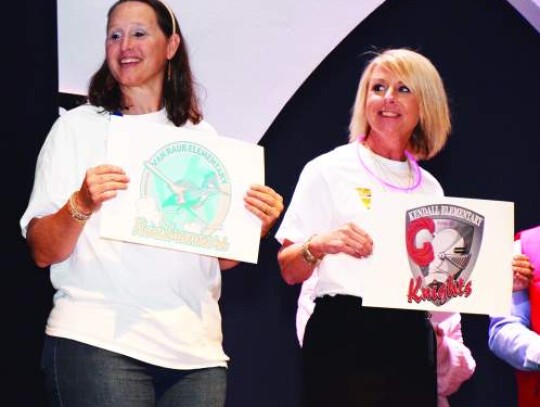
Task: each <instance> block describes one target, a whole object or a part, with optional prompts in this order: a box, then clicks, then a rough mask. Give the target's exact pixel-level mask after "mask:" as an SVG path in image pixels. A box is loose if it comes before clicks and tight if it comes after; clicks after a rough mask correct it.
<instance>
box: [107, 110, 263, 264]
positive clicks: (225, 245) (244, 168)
mask: <svg viewBox="0 0 540 407" xmlns="http://www.w3.org/2000/svg"><path fill="white" fill-rule="evenodd" d="M239 157H241V159H239ZM108 159H109V162H110V163H111V164H115V165H118V166H120V167H122V168H124V169H125V170H126V172H127V174H128V175H129V177H130V185H129V188H128V190H127V191H120V192H119V194H118V196H117V197H116V198H115V199H112V200H111V201H107V202H105V203H104V205H103V208H102V212H103V213H102V219H101V236H102V237H105V238H110V239H117V240H123V241H128V242H134V243H142V244H147V245H153V246H158V247H164V248H170V249H176V250H183V251H189V252H193V253H200V254H205V255H210V256H217V257H221V258H229V259H233V260H240V261H247V262H251V263H255V262H256V261H257V256H258V249H259V240H260V226H261V223H260V220H259V219H258V218H257V217H255V216H254V215H252V214H251V213H249V212H248V211H247V210H246V209H245V207H244V202H243V196H244V194H245V192H246V191H247V189H248V188H249V186H250V185H251V184H254V183H258V184H263V183H264V162H263V150H262V147H260V146H257V145H253V144H251V143H246V142H243V141H238V140H234V139H230V138H226V137H219V136H217V135H215V134H214V133H208V132H204V131H200V130H193V129H191V130H190V129H188V128H176V127H173V126H167V125H162V124H155V123H151V122H146V121H143V120H140V119H134V118H130V117H115V116H113V117H112V118H111V129H110V133H109V141H108Z"/></svg>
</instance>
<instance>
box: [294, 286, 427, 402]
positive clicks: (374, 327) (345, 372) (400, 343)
mask: <svg viewBox="0 0 540 407" xmlns="http://www.w3.org/2000/svg"><path fill="white" fill-rule="evenodd" d="M435 346H436V340H435V335H434V332H433V328H432V327H431V324H430V322H429V320H427V318H426V314H425V312H420V311H406V310H393V309H383V308H369V307H362V299H361V298H358V297H352V296H343V295H338V296H335V297H330V296H325V297H323V298H320V299H317V300H316V305H315V310H314V313H313V315H312V316H311V318H310V319H309V321H308V324H307V326H306V332H305V336H304V344H303V348H302V357H303V364H304V366H303V371H304V380H305V393H304V396H305V398H304V406H306V407H323V406H324V407H396V406H415V407H436V406H437V376H436V375H437V372H436V360H435V358H436V348H435Z"/></svg>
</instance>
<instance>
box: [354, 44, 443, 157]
mask: <svg viewBox="0 0 540 407" xmlns="http://www.w3.org/2000/svg"><path fill="white" fill-rule="evenodd" d="M377 66H380V67H384V68H385V69H388V70H389V71H390V72H392V73H394V74H395V75H397V76H398V78H399V79H400V80H401V81H402V82H403V83H404V84H406V85H407V86H408V87H409V88H410V89H411V90H412V92H413V93H414V94H415V95H416V98H417V100H418V105H419V109H420V120H419V122H418V125H417V126H416V128H415V130H414V132H413V135H412V137H411V140H410V143H409V146H408V149H409V151H410V152H411V153H412V154H413V155H414V156H415V157H416V158H418V159H428V158H431V157H433V156H434V155H435V154H437V153H438V152H439V151H441V149H442V148H443V147H444V145H445V144H446V141H447V140H448V136H449V134H450V130H451V124H450V109H449V106H448V98H447V96H446V91H445V89H444V84H443V81H442V79H441V77H440V75H439V73H438V71H437V69H436V68H435V66H433V64H432V63H431V61H430V60H429V59H427V58H426V57H425V56H423V55H421V54H419V53H417V52H415V51H412V50H410V49H406V48H399V49H389V50H386V51H383V52H381V53H377V54H376V55H375V57H374V58H373V59H371V61H370V62H369V63H368V65H367V67H366V68H365V69H364V72H363V74H362V77H361V78H360V83H359V85H358V91H357V93H356V100H355V102H354V106H353V111H352V118H351V123H350V124H349V141H350V142H353V141H356V140H358V138H359V137H360V136H367V135H368V133H369V131H370V126H369V123H368V121H367V117H366V112H365V107H366V100H367V96H368V93H369V81H370V79H371V75H372V73H373V70H374V69H375V67H377Z"/></svg>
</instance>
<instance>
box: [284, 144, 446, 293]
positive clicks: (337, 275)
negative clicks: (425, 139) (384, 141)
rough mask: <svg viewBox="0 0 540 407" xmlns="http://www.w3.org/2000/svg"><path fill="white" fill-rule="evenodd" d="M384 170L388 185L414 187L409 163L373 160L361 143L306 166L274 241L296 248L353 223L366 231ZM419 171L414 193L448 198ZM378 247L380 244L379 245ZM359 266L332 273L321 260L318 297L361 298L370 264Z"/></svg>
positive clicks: (327, 154) (316, 291)
mask: <svg viewBox="0 0 540 407" xmlns="http://www.w3.org/2000/svg"><path fill="white" fill-rule="evenodd" d="M377 162H378V163H377ZM381 166H382V167H384V168H385V170H386V171H387V172H388V174H380V175H379V176H380V177H383V176H384V177H385V178H387V179H386V180H387V182H389V183H392V184H398V185H399V184H401V185H408V184H409V183H410V181H411V180H410V174H411V168H410V167H409V164H408V163H407V162H406V161H403V162H401V161H393V160H389V159H385V158H384V157H380V156H376V157H375V156H374V154H373V153H372V152H371V151H370V150H368V149H367V148H365V147H364V146H363V144H361V143H358V142H354V143H349V144H346V145H343V146H339V147H337V148H335V149H334V150H332V151H330V152H328V153H325V154H322V155H320V156H318V157H316V158H315V159H313V160H311V161H310V162H308V163H307V164H306V165H305V167H304V169H303V170H302V173H301V174H300V177H299V180H298V184H297V185H296V189H295V191H294V194H293V197H292V200H291V203H290V205H289V207H288V209H287V211H286V213H285V215H284V218H283V221H282V223H281V225H280V227H279V229H278V231H277V233H276V239H277V240H278V241H279V242H280V243H283V241H284V240H285V239H287V240H289V241H291V242H295V243H296V242H303V241H305V240H306V239H308V238H309V237H310V236H311V235H313V234H316V233H323V232H327V231H330V230H334V229H337V228H338V227H340V226H342V225H344V224H346V223H348V222H351V221H353V220H354V221H355V222H356V223H358V225H359V226H360V227H364V228H366V227H367V226H368V225H370V224H371V223H372V222H373V221H374V219H372V211H371V210H370V207H371V206H370V205H371V199H370V198H369V196H371V198H372V197H373V196H374V195H375V194H377V193H378V192H380V191H384V190H385V188H384V187H383V186H382V184H381V183H380V182H379V181H378V180H377V179H376V178H375V177H374V176H373V175H375V176H377V174H379V173H380V172H381ZM378 167H379V168H378ZM366 168H368V169H369V171H371V172H372V174H370V173H369V172H368V170H366ZM419 170H420V173H421V183H420V185H419V186H418V187H417V188H415V189H414V191H413V192H411V193H415V194H434V195H438V196H442V195H443V194H444V193H443V189H442V188H441V186H440V184H439V182H438V181H437V180H436V179H435V178H434V177H433V176H432V175H431V174H430V173H429V172H427V171H426V170H424V169H421V168H420V169H419ZM413 173H414V171H413ZM416 175H417V176H418V174H416ZM416 179H417V178H415V179H414V180H413V182H414V181H416ZM367 229H369V228H367ZM374 244H375V245H377V242H374ZM360 263H361V264H362V269H360V270H359V269H358V268H355V269H354V270H352V269H350V270H334V269H333V268H331V267H325V261H324V260H323V261H322V262H321V263H320V264H319V266H318V267H317V269H316V270H315V272H317V275H318V281H317V284H316V286H315V288H314V297H321V296H323V295H325V294H329V295H335V294H347V295H354V296H358V297H361V296H362V293H363V291H362V290H363V284H362V278H363V275H364V274H365V273H363V272H362V270H368V269H369V267H370V264H371V259H370V257H367V258H364V259H362V260H361V262H360Z"/></svg>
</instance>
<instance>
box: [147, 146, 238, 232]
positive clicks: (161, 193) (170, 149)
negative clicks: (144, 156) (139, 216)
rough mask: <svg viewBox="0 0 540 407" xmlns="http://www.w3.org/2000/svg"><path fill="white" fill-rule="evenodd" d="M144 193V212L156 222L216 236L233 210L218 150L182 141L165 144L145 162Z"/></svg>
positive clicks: (228, 186) (225, 173) (228, 185)
mask: <svg viewBox="0 0 540 407" xmlns="http://www.w3.org/2000/svg"><path fill="white" fill-rule="evenodd" d="M140 193H141V203H142V204H143V206H145V207H146V211H145V210H143V211H142V212H143V213H145V212H146V213H147V215H149V216H146V218H147V219H151V220H152V221H153V223H154V224H155V223H156V222H158V223H159V224H160V226H162V227H167V228H168V229H170V228H174V229H175V230H176V231H183V232H190V233H195V234H203V235H214V234H215V233H216V232H218V231H220V230H221V228H222V223H223V221H224V219H225V217H226V216H227V213H228V212H229V208H230V201H231V183H230V178H229V175H228V174H227V171H226V169H225V167H224V166H223V164H222V163H221V161H220V160H219V159H218V158H217V157H216V155H215V154H214V153H212V152H211V151H210V150H208V149H207V148H205V147H204V146H202V145H200V144H196V143H192V142H185V141H180V142H175V143H171V144H168V145H166V146H164V147H162V148H161V149H160V150H159V151H157V152H156V153H155V154H154V155H153V156H152V157H151V158H150V159H149V160H147V161H146V162H145V163H144V170H143V174H142V180H141V189H140ZM138 212H139V213H141V210H140V208H139V211H138Z"/></svg>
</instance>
